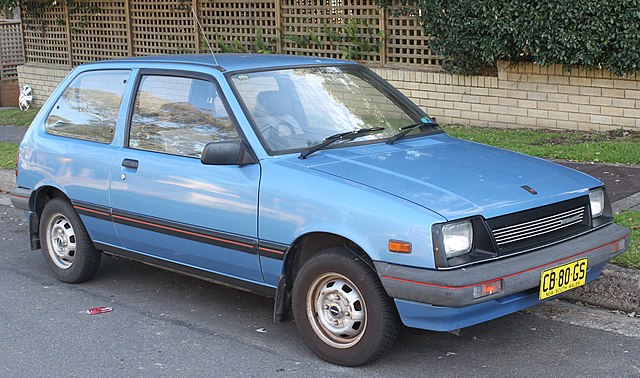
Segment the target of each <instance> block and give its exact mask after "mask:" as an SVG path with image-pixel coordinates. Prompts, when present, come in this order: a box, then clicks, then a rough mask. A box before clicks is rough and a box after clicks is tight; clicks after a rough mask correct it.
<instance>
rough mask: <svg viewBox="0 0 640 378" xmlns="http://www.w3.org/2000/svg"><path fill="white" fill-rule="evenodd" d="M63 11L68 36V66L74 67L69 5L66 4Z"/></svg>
mask: <svg viewBox="0 0 640 378" xmlns="http://www.w3.org/2000/svg"><path fill="white" fill-rule="evenodd" d="M62 11H63V12H64V24H65V28H64V30H65V33H66V35H67V58H68V59H67V64H68V65H69V67H73V51H72V50H73V48H72V47H71V22H70V20H71V17H69V5H68V4H67V3H66V2H64V3H63V8H62Z"/></svg>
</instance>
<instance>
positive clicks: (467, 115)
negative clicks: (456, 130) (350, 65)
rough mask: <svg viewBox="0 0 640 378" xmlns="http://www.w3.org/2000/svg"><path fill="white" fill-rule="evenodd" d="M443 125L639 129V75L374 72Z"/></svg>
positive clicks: (509, 70) (518, 69)
mask: <svg viewBox="0 0 640 378" xmlns="http://www.w3.org/2000/svg"><path fill="white" fill-rule="evenodd" d="M374 71H376V72H377V73H378V74H379V75H380V76H382V77H383V78H385V79H387V80H388V81H390V82H391V83H392V84H393V85H394V86H395V87H397V88H398V89H400V90H401V91H402V92H403V93H404V94H406V95H407V96H409V97H410V98H411V99H412V100H413V101H415V102H416V103H417V104H418V105H420V106H421V107H422V108H423V109H425V110H427V112H428V113H429V114H431V115H433V116H436V117H437V118H438V120H439V121H440V122H442V123H461V124H464V125H476V126H492V127H544V128H559V129H582V130H603V131H604V130H610V129H620V128H624V129H636V130H640V75H632V76H629V77H625V78H619V77H618V76H615V75H613V74H611V73H610V72H608V71H604V70H596V71H593V70H584V69H573V70H571V71H566V70H564V69H563V67H562V66H559V65H555V66H549V67H541V66H539V65H535V64H520V65H516V66H509V65H507V64H505V63H502V64H499V66H498V77H490V76H473V77H469V76H458V75H449V74H446V73H438V72H418V71H408V70H394V69H387V68H378V69H374Z"/></svg>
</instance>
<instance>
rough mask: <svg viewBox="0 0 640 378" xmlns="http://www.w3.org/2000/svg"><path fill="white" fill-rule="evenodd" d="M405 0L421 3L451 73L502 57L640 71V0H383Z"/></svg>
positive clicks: (383, 0)
mask: <svg viewBox="0 0 640 378" xmlns="http://www.w3.org/2000/svg"><path fill="white" fill-rule="evenodd" d="M398 3H401V4H402V5H404V6H417V8H418V9H419V11H418V12H415V14H416V16H417V17H418V18H419V20H420V22H421V23H422V24H423V26H424V29H425V32H426V33H427V34H429V35H431V36H433V37H434V40H433V42H432V48H433V49H434V51H436V52H437V53H439V54H441V55H442V56H443V58H444V59H443V67H444V68H445V69H446V70H447V71H449V72H455V73H461V74H466V75H472V74H476V73H478V72H480V71H482V70H483V69H484V68H486V67H494V66H495V64H496V62H497V61H498V60H508V61H511V62H520V61H533V62H536V63H539V64H542V65H548V64H554V63H559V64H564V65H566V66H581V67H586V68H595V69H599V68H607V69H609V70H611V71H612V72H615V73H616V74H618V75H621V76H622V75H624V74H626V73H634V72H638V71H640V0H558V1H534V0H510V1H505V0H379V4H380V5H381V6H389V5H392V4H394V5H397V4H398ZM405 9H406V8H405Z"/></svg>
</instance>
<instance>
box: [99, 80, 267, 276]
mask: <svg viewBox="0 0 640 378" xmlns="http://www.w3.org/2000/svg"><path fill="white" fill-rule="evenodd" d="M130 114H131V115H130V117H129V118H130V120H129V129H128V140H127V141H126V142H125V146H124V148H123V149H122V150H121V151H120V152H118V154H117V156H116V158H115V160H114V163H113V164H112V168H111V169H112V172H111V174H112V182H111V189H110V190H111V204H112V208H113V210H112V211H113V220H114V222H115V223H116V229H117V232H118V235H119V236H120V239H121V241H122V243H123V245H124V247H125V248H126V249H128V250H131V251H134V252H137V253H141V254H144V255H148V256H152V257H155V258H159V259H161V260H165V261H169V262H173V263H179V264H182V265H184V266H188V267H194V268H199V269H203V270H207V271H211V272H216V273H222V274H226V275H229V276H233V277H239V278H243V279H249V280H254V281H258V282H260V281H262V275H261V273H260V265H259V260H258V255H257V252H256V240H257V239H256V238H257V205H258V185H259V180H260V166H259V165H258V164H249V165H245V166H238V165H219V166H215V165H203V164H202V163H201V162H200V156H201V153H202V150H203V148H204V146H205V145H206V144H207V143H208V142H212V141H224V140H239V139H240V138H241V137H240V135H239V133H238V132H237V130H238V129H237V126H236V122H235V120H234V117H232V116H231V115H230V112H229V107H228V105H227V104H226V101H225V99H224V97H223V96H222V95H221V91H220V90H219V87H218V86H217V84H216V82H215V80H214V79H213V78H212V77H210V76H208V75H203V74H198V73H188V72H175V71H141V72H140V75H139V78H138V80H137V89H136V94H135V98H134V101H133V103H132V105H131V109H130Z"/></svg>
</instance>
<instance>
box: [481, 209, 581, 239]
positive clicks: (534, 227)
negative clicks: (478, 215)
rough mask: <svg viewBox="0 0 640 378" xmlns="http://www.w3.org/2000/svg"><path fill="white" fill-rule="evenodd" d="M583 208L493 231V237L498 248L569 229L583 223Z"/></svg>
mask: <svg viewBox="0 0 640 378" xmlns="http://www.w3.org/2000/svg"><path fill="white" fill-rule="evenodd" d="M584 216H585V208H584V207H578V208H576V209H573V210H569V211H564V212H562V213H559V214H554V215H551V216H548V217H544V218H540V219H535V220H532V221H529V222H524V223H520V224H515V225H513V226H507V227H503V228H498V229H496V230H493V237H494V238H495V240H496V243H497V244H498V246H499V247H501V246H503V245H505V244H510V243H515V242H518V241H523V240H526V239H529V238H535V237H537V236H540V235H544V234H548V233H551V232H555V231H558V230H560V229H562V228H566V227H570V226H572V225H575V224H579V223H582V222H583V221H584Z"/></svg>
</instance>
